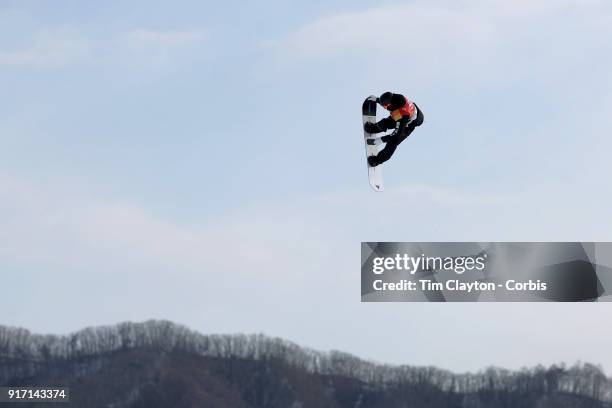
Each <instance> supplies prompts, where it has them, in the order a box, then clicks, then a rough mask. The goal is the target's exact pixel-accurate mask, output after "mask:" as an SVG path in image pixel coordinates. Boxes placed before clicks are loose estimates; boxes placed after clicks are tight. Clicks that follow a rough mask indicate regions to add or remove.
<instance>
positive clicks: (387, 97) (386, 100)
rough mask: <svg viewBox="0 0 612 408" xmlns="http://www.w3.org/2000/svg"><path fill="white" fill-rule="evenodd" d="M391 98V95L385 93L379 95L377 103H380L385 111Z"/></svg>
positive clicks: (390, 93)
mask: <svg viewBox="0 0 612 408" xmlns="http://www.w3.org/2000/svg"><path fill="white" fill-rule="evenodd" d="M391 98H393V93H392V92H385V93H383V94H382V95H380V98H378V103H380V104H381V105H382V106H383V107H384V108H385V109H387V108H388V107H389V105H391Z"/></svg>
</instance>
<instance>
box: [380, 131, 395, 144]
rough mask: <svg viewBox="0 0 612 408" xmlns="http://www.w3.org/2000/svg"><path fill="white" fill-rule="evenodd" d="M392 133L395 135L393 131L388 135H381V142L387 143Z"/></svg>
mask: <svg viewBox="0 0 612 408" xmlns="http://www.w3.org/2000/svg"><path fill="white" fill-rule="evenodd" d="M394 135H395V132H393V133H391V134H389V135H385V136H383V137H381V138H380V140H381V141H382V142H383V143H389V140H391V138H392V137H393V136H394Z"/></svg>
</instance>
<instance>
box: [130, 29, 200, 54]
mask: <svg viewBox="0 0 612 408" xmlns="http://www.w3.org/2000/svg"><path fill="white" fill-rule="evenodd" d="M206 37H207V36H206V33H205V32H203V31H200V30H194V31H154V30H146V29H137V30H133V31H130V32H128V33H127V34H126V35H125V41H126V43H127V45H128V46H132V47H138V48H149V47H156V48H165V49H169V48H180V47H187V46H193V45H198V44H201V43H202V42H204V41H205V40H206Z"/></svg>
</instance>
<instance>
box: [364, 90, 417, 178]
mask: <svg viewBox="0 0 612 408" xmlns="http://www.w3.org/2000/svg"><path fill="white" fill-rule="evenodd" d="M376 102H378V103H379V104H380V105H381V106H382V107H383V108H385V109H386V110H388V111H389V112H391V114H390V115H389V116H388V117H386V118H384V119H382V120H380V121H378V122H376V123H372V122H366V123H365V124H364V126H363V128H364V130H365V131H366V132H367V133H370V134H375V133H381V132H384V131H386V130H389V129H394V131H393V133H390V134H388V135H385V136H382V137H379V138H369V139H367V143H368V144H370V145H377V144H380V143H385V147H384V148H383V149H382V150H381V151H380V152H378V154H376V155H372V156H369V157H368V164H369V165H370V166H372V167H376V166H378V165H379V164H382V163H384V162H386V161H387V160H389V159H390V158H391V156H392V155H393V153H394V152H395V149H397V146H398V145H399V144H400V143H402V142H403V141H404V140H405V139H406V138H407V137H408V136H410V134H411V133H412V131H413V130H414V129H415V128H416V127H417V126H421V125H422V124H423V119H424V117H423V112H421V109H419V107H418V106H417V105H416V103H414V102H412V101H410V100H409V99H408V98H406V97H405V96H404V95H402V94H397V93H392V92H385V93H383V94H382V95H380V97H379V98H377V99H376Z"/></svg>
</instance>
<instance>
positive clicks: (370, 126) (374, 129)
mask: <svg viewBox="0 0 612 408" xmlns="http://www.w3.org/2000/svg"><path fill="white" fill-rule="evenodd" d="M363 130H365V131H366V132H368V133H380V132H382V130H381V129H380V128H379V127H378V125H377V124H376V123H372V122H366V123H364V124H363Z"/></svg>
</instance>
